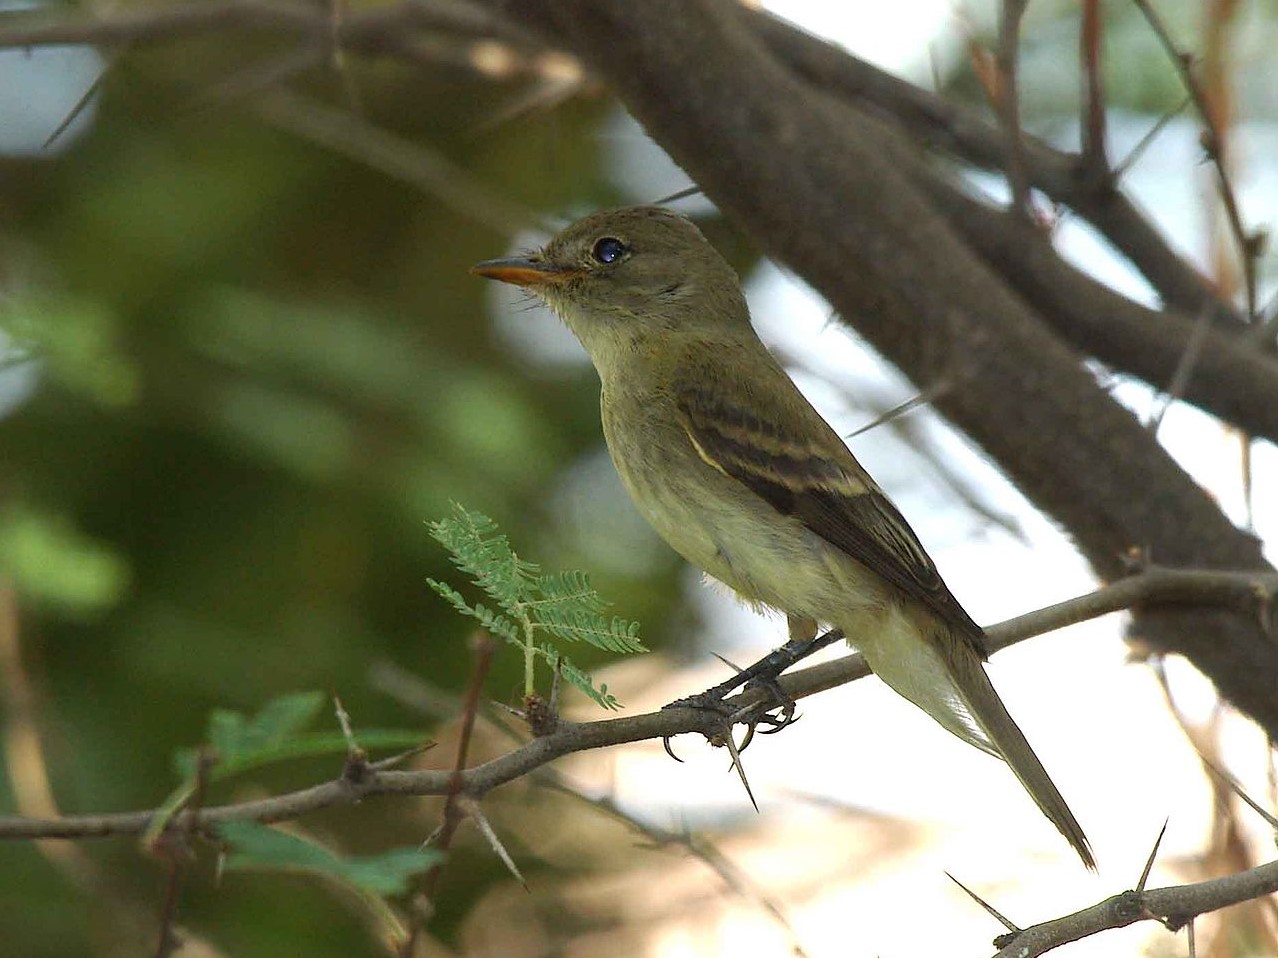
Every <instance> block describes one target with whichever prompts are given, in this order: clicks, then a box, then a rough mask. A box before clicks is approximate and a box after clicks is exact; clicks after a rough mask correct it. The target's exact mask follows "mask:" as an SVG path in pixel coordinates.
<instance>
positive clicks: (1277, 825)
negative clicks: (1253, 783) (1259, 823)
mask: <svg viewBox="0 0 1278 958" xmlns="http://www.w3.org/2000/svg"><path fill="white" fill-rule="evenodd" d="M1198 760H1199V761H1200V762H1202V763H1203V764H1204V765H1206V766H1207V767H1208V768H1209V769H1210V770H1211V771H1212V772H1213V773H1214V774H1215V775H1216V777H1217V778H1219V779H1220V780H1221V781H1222V782H1224V783H1225V784H1226V785H1228V786H1229V788H1230V790H1231V791H1232V792H1233V793H1234V794H1235V795H1237V796H1238V797H1239V798H1241V799H1242V800H1243V801H1244V802H1246V803H1247V804H1248V805H1249V806H1250V807H1251V809H1252V811H1254V812H1255V813H1256V814H1257V815H1259V816H1260V817H1261V818H1263V819H1264V820H1265V821H1267V822H1268V823H1269V827H1270V828H1273V829H1274V830H1275V831H1278V818H1275V817H1274V816H1273V815H1271V814H1270V813H1269V812H1267V811H1265V810H1264V809H1263V808H1261V807H1260V806H1259V805H1258V804H1256V802H1255V801H1254V800H1253V799H1252V797H1251V796H1250V795H1248V794H1247V793H1246V792H1244V791H1243V788H1242V786H1241V785H1239V784H1238V782H1237V780H1236V779H1235V778H1234V777H1233V776H1232V775H1230V774H1229V773H1227V772H1225V771H1223V770H1221V769H1219V768H1217V767H1216V766H1215V765H1214V764H1212V763H1211V762H1209V761H1208V760H1207V759H1206V758H1204V757H1203V756H1202V755H1201V754H1200V755H1199V756H1198Z"/></svg>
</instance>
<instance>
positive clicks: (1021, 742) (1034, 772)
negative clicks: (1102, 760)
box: [944, 636, 1096, 871]
mask: <svg viewBox="0 0 1278 958" xmlns="http://www.w3.org/2000/svg"><path fill="white" fill-rule="evenodd" d="M947 644H948V645H949V646H951V648H948V649H946V652H949V653H951V654H947V655H945V656H944V658H945V659H946V664H947V666H949V670H950V674H951V677H952V678H953V680H954V684H955V686H956V687H957V692H958V694H959V696H960V697H961V698H962V700H963V704H964V705H966V706H967V710H968V712H969V713H970V714H971V717H972V718H973V719H974V720H975V721H976V724H977V725H978V726H979V727H980V729H981V731H982V732H984V733H985V736H986V737H987V738H988V739H989V741H990V743H991V744H992V745H993V746H994V748H995V749H996V750H997V752H998V755H999V757H1000V758H1002V759H1003V761H1005V762H1007V764H1008V766H1009V767H1010V768H1011V769H1012V772H1013V773H1015V775H1016V777H1017V778H1018V779H1020V780H1021V784H1022V785H1023V786H1025V791H1027V792H1029V794H1030V798H1032V799H1034V803H1035V804H1036V805H1038V807H1039V809H1040V810H1041V811H1042V812H1043V814H1044V815H1046V816H1047V818H1048V820H1049V821H1051V823H1052V824H1053V825H1055V826H1056V828H1057V829H1058V830H1059V831H1060V833H1061V834H1062V835H1064V836H1065V839H1066V841H1068V842H1069V843H1070V844H1071V845H1072V846H1074V851H1076V852H1078V857H1079V858H1081V859H1082V860H1083V864H1084V865H1086V866H1087V867H1088V868H1089V869H1091V870H1092V871H1095V870H1096V859H1095V857H1094V856H1093V855H1092V848H1091V845H1090V844H1089V843H1088V841H1087V836H1086V835H1084V834H1083V829H1082V827H1081V826H1080V825H1079V824H1078V821H1077V819H1075V818H1074V813H1073V812H1071V811H1070V810H1069V806H1068V805H1067V804H1065V799H1064V798H1063V797H1062V796H1061V793H1060V792H1059V791H1058V790H1057V788H1056V785H1055V784H1054V783H1053V782H1052V780H1051V778H1050V777H1049V776H1048V774H1047V769H1045V768H1043V763H1042V762H1040V761H1039V760H1038V756H1037V755H1035V754H1034V750H1033V749H1032V748H1030V744H1029V742H1028V741H1026V739H1025V734H1024V733H1023V732H1022V731H1021V730H1020V728H1019V727H1018V726H1017V724H1016V722H1015V721H1013V719H1012V716H1011V715H1009V714H1008V712H1007V708H1006V707H1005V706H1004V705H1003V701H1002V699H1000V698H999V697H998V693H997V692H996V691H994V686H993V685H992V684H991V683H990V679H989V676H988V675H986V674H985V667H984V665H983V664H982V662H981V659H980V656H978V655H977V653H976V651H975V650H974V649H972V648H971V647H970V646H969V645H968V644H967V639H966V638H965V637H963V636H954V637H950V638H949V642H948V643H947Z"/></svg>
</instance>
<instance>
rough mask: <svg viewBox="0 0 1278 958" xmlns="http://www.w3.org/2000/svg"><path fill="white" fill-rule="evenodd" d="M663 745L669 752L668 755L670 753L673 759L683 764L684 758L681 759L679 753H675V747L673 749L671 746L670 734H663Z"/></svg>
mask: <svg viewBox="0 0 1278 958" xmlns="http://www.w3.org/2000/svg"><path fill="white" fill-rule="evenodd" d="M661 747H662V748H664V749H665V750H666V754H667V755H669V756H670V757H671V758H672V759H674V760H675V761H676V762H679V763H680V764H682V763H683V759H681V758H680V757H679V756H678V755H676V754H675V753H674V749H672V748H671V747H670V736H669V735H663V736H661Z"/></svg>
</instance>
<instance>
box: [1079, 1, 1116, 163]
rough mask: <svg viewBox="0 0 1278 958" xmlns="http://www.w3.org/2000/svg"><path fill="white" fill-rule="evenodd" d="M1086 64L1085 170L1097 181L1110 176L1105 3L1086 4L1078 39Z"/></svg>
mask: <svg viewBox="0 0 1278 958" xmlns="http://www.w3.org/2000/svg"><path fill="white" fill-rule="evenodd" d="M1078 45H1079V55H1080V59H1081V60H1082V61H1083V122H1082V127H1083V157H1082V158H1083V168H1084V169H1085V170H1086V171H1087V172H1088V174H1089V175H1090V176H1093V177H1105V176H1108V175H1109V158H1108V151H1107V150H1106V147H1105V87H1104V83H1103V81H1102V79H1101V0H1083V25H1082V29H1081V30H1080V31H1079V35H1078Z"/></svg>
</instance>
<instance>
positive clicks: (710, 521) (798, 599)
mask: <svg viewBox="0 0 1278 958" xmlns="http://www.w3.org/2000/svg"><path fill="white" fill-rule="evenodd" d="M610 425H612V426H616V425H619V424H615V423H613V424H610V423H608V422H607V418H606V417H605V433H606V435H607V438H608V445H609V451H610V452H611V454H612V458H613V462H614V463H615V464H616V466H617V472H618V473H619V475H620V476H621V480H622V484H623V485H624V486H625V487H626V491H627V492H629V493H630V497H631V499H632V500H633V501H634V503H635V505H636V507H637V508H638V509H639V512H640V513H641V514H642V515H643V517H644V518H645V519H647V520H648V522H649V524H650V525H652V527H653V528H654V529H655V530H656V531H657V533H658V534H659V535H660V536H661V537H662V538H663V539H664V540H665V541H666V542H667V543H668V544H669V545H670V546H671V548H673V549H674V550H675V551H676V552H678V553H679V554H680V555H681V556H683V557H684V558H685V559H687V560H688V561H689V562H690V563H692V564H693V565H695V566H697V567H698V568H700V569H701V570H702V571H704V572H706V573H707V574H708V575H710V576H712V577H713V578H715V579H718V580H719V581H720V582H722V583H724V584H725V585H727V586H728V587H729V588H731V589H732V590H733V591H735V592H736V593H737V594H738V595H740V597H741V598H743V599H744V600H746V601H747V602H749V603H750V604H752V605H755V606H769V607H771V608H774V609H779V610H781V611H783V612H786V613H789V614H791V615H800V616H806V617H809V618H813V619H816V620H817V621H820V622H828V623H829V622H838V623H839V624H841V625H842V624H844V621H843V620H845V619H847V618H848V616H849V614H850V613H851V610H852V609H859V608H863V607H864V608H867V610H868V608H869V607H879V608H881V607H882V605H883V603H884V602H885V601H886V599H887V596H886V593H885V590H884V588H883V586H882V585H881V582H880V580H879V579H878V578H877V577H876V576H872V575H870V574H869V573H868V572H866V573H865V574H864V575H863V576H862V575H858V571H860V567H857V568H856V569H845V568H842V567H843V566H847V565H854V566H855V563H850V562H849V561H848V560H847V558H846V557H842V556H841V555H840V557H837V558H836V556H835V555H834V553H835V552H837V550H835V549H834V547H833V546H831V545H830V544H829V543H827V542H825V541H824V540H823V539H821V538H820V537H818V536H816V535H815V534H813V533H812V532H811V531H810V530H808V529H807V528H806V527H804V525H803V524H802V523H801V522H799V521H798V520H797V519H794V518H792V517H790V516H786V515H783V514H781V513H779V512H777V511H776V510H775V509H774V508H772V506H770V505H769V504H768V503H766V502H764V501H763V500H762V499H761V498H759V497H758V496H756V495H755V494H754V493H753V492H751V491H750V490H749V489H747V488H746V487H745V486H743V485H742V484H741V483H739V482H737V481H736V480H735V479H732V478H730V477H729V476H726V475H724V474H722V473H720V472H718V471H716V470H714V469H712V468H710V467H709V466H708V465H706V463H705V462H703V461H701V459H700V458H699V457H697V455H696V452H695V451H694V450H693V449H692V447H691V444H690V443H688V441H687V439H686V438H685V437H683V436H679V437H677V438H678V439H679V440H682V442H671V441H667V442H664V443H648V444H645V448H639V447H637V445H636V444H634V443H632V442H631V441H630V440H631V439H632V436H631V435H630V430H627V429H626V428H624V427H623V428H621V429H620V430H618V429H616V428H611V429H610V428H609V426H610ZM671 438H672V439H674V438H675V437H671ZM639 456H646V457H648V458H647V461H646V462H643V461H642V460H639V459H637V458H636V457H639ZM663 456H664V457H666V458H667V459H670V458H672V457H679V456H684V457H686V460H685V461H682V462H671V461H665V462H654V461H653V458H652V457H663ZM640 462H642V465H636V463H640Z"/></svg>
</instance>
